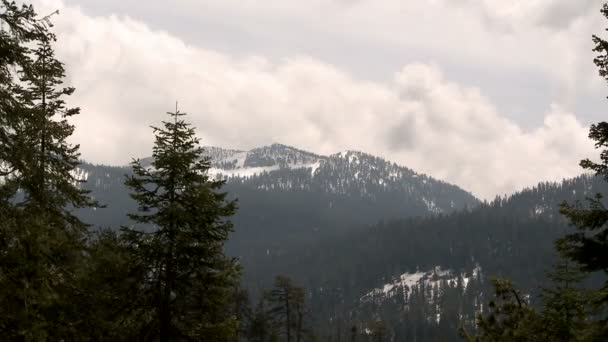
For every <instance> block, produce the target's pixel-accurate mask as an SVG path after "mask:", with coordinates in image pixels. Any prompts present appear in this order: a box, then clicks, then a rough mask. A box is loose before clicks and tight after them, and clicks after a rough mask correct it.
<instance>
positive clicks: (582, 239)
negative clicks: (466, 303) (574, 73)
mask: <svg viewBox="0 0 608 342" xmlns="http://www.w3.org/2000/svg"><path fill="white" fill-rule="evenodd" d="M604 10H605V11H606V10H608V7H605V8H604ZM605 13H608V12H605ZM598 44H599V43H598ZM596 62H597V61H596ZM598 65H599V66H600V68H604V67H605V66H604V65H603V64H598ZM589 137H590V138H591V139H593V140H594V141H595V146H596V148H598V149H602V150H601V153H600V159H601V163H595V162H592V161H591V160H589V159H585V160H583V161H581V166H582V167H583V168H585V169H588V170H592V171H594V172H595V173H596V175H598V176H602V177H604V179H606V180H608V149H607V147H608V123H606V122H601V123H599V124H595V125H592V126H591V129H590V132H589ZM602 198H603V197H602V195H601V194H599V193H598V194H596V195H595V196H594V197H593V198H588V200H587V202H588V207H584V206H583V205H582V204H581V202H578V201H577V202H575V203H574V204H568V203H566V202H564V203H563V204H562V205H561V210H560V211H561V213H562V214H563V215H564V216H566V217H567V218H568V219H569V220H570V222H571V223H572V225H574V226H575V227H576V228H577V230H576V231H575V232H574V233H571V234H567V235H566V236H564V237H563V238H561V239H560V240H559V241H558V244H557V247H558V250H559V251H560V253H561V254H562V255H564V257H566V258H569V259H571V260H573V261H575V262H577V263H579V264H580V265H581V267H582V269H583V270H584V271H586V272H604V273H605V274H608V258H606V255H607V251H608V225H607V222H608V209H606V207H605V206H604V204H603V201H602ZM600 291H601V294H600V296H599V297H598V300H599V302H600V304H602V303H603V304H605V303H608V283H606V284H605V285H604V287H603V288H602V289H601V290H600Z"/></svg>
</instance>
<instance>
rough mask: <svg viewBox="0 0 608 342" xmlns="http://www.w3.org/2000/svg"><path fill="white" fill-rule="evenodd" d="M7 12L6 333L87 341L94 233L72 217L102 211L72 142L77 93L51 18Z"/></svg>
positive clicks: (0, 96)
mask: <svg viewBox="0 0 608 342" xmlns="http://www.w3.org/2000/svg"><path fill="white" fill-rule="evenodd" d="M0 11H1V12H0V24H1V25H2V29H0V36H1V37H0V38H2V39H0V40H1V43H0V82H1V84H0V203H1V204H0V211H1V214H2V220H1V221H2V222H0V249H1V250H2V253H0V265H1V266H0V287H2V288H3V291H2V293H1V294H0V308H1V309H0V322H1V323H0V333H1V334H2V336H3V337H5V338H7V339H19V340H41V339H42V340H48V339H50V340H61V339H72V340H73V339H84V338H83V336H81V335H80V332H79V329H80V326H81V324H82V320H81V317H79V310H78V308H77V307H76V303H77V302H78V301H76V300H75V298H78V297H82V296H85V295H86V293H84V291H82V289H79V288H78V286H77V282H78V281H77V273H78V270H79V268H80V265H81V264H82V261H83V258H84V256H85V244H84V241H85V238H86V233H87V225H86V224H84V223H83V222H82V221H81V220H80V219H78V218H77V217H76V216H75V215H74V213H73V209H74V208H82V207H88V206H94V205H95V203H94V202H93V201H91V199H90V198H89V197H88V196H87V192H86V191H84V190H82V189H81V188H80V187H79V183H81V180H80V179H78V178H77V176H76V172H75V169H76V167H77V166H78V164H79V153H78V145H71V144H69V143H68V141H67V140H68V138H69V137H70V136H71V135H72V133H73V131H74V126H73V125H72V124H70V123H69V121H68V119H70V118H71V117H72V116H74V115H76V114H78V113H79V109H78V108H68V107H66V103H65V100H64V99H65V97H66V96H69V95H71V94H72V93H73V92H74V88H72V87H64V86H63V81H64V77H65V70H64V66H63V64H62V63H61V62H60V61H58V60H57V59H56V58H55V55H54V51H53V46H52V45H53V43H54V42H55V40H56V37H55V35H54V34H53V33H52V32H51V31H50V27H51V23H50V20H49V18H48V17H45V18H42V19H40V20H39V19H37V17H36V14H35V12H34V10H33V8H32V7H31V6H23V7H18V6H17V5H15V3H13V2H8V1H2V3H1V5H0ZM5 25H6V26H5ZM5 27H6V28H7V29H6V30H5V29H4V28H5ZM76 336H79V337H78V338H76Z"/></svg>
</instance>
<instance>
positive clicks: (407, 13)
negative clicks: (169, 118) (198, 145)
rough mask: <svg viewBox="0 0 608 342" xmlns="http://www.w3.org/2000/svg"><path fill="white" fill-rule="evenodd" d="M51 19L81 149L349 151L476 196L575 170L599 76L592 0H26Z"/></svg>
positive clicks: (97, 159)
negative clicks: (166, 132) (187, 140)
mask: <svg viewBox="0 0 608 342" xmlns="http://www.w3.org/2000/svg"><path fill="white" fill-rule="evenodd" d="M33 1H34V5H35V7H36V9H37V12H38V13H39V14H41V15H44V14H46V13H51V12H52V11H54V10H56V9H59V10H60V14H59V15H57V16H54V17H53V20H54V22H55V27H54V30H55V32H56V33H57V35H58V42H57V45H56V49H57V55H58V57H59V59H60V60H62V61H63V62H64V63H65V64H66V69H67V79H66V83H68V84H70V85H72V86H74V87H76V92H75V94H74V95H73V96H72V97H71V98H70V100H69V104H71V105H73V106H79V107H81V110H82V114H81V115H80V116H79V117H78V118H76V119H75V120H74V123H75V124H76V127H77V128H76V132H75V134H74V137H73V138H74V142H76V143H79V144H80V145H81V153H82V158H83V159H85V160H87V161H90V162H94V163H104V164H114V165H122V164H126V163H128V162H129V161H130V160H131V159H132V158H134V157H145V156H148V155H150V154H151V147H152V143H153V135H152V131H151V129H150V127H149V126H150V125H157V124H158V123H159V122H160V120H163V119H164V118H165V112H167V111H170V110H172V109H174V108H175V102H176V101H178V102H179V107H180V110H182V111H185V112H187V113H188V114H189V117H188V119H189V120H190V121H191V122H192V123H193V124H194V125H195V126H196V127H197V131H198V133H199V136H200V138H201V139H202V144H204V145H213V146H220V147H227V148H239V149H250V148H253V147H259V146H264V145H268V144H271V143H275V142H278V143H283V144H287V145H291V146H294V147H297V148H301V149H305V150H309V151H312V152H316V153H320V154H332V153H337V152H339V151H343V150H360V151H364V152H368V153H371V154H375V155H378V156H382V157H384V158H387V159H389V160H391V161H394V162H397V163H398V164H401V165H403V166H407V167H409V168H412V169H414V170H416V171H418V172H421V173H426V174H428V175H430V176H433V177H435V178H439V179H442V180H445V181H448V182H450V183H454V184H457V185H459V186H461V187H462V188H464V189H466V190H468V191H471V192H472V193H473V194H474V195H476V196H478V197H479V198H482V199H492V198H494V197H495V196H496V195H503V194H509V193H513V192H514V191H517V190H520V189H522V188H524V187H529V186H533V185H535V184H537V183H538V182H540V181H560V180H562V179H563V178H568V177H573V176H576V175H579V174H580V173H582V169H581V168H580V167H579V166H578V162H579V161H580V159H582V158H585V157H594V156H596V155H597V154H598V153H597V151H596V150H594V146H593V143H592V142H591V141H590V140H589V139H588V138H587V135H588V128H589V125H590V124H592V123H594V122H598V121H601V120H604V119H605V116H604V113H605V112H606V110H607V109H608V100H606V96H607V95H608V89H607V87H606V85H607V84H606V81H605V80H603V79H602V78H600V77H599V76H598V74H597V69H596V67H595V65H594V64H593V58H594V56H595V55H594V52H593V51H592V49H593V43H592V41H591V36H592V34H597V35H600V36H605V28H606V27H608V20H606V19H605V18H603V17H602V15H601V14H600V12H599V10H600V8H601V6H602V1H601V0H510V1H505V0H307V1H298V0H264V1H256V0H174V1H164V0H146V1H141V0H120V1H118V0H104V1H99V0H33Z"/></svg>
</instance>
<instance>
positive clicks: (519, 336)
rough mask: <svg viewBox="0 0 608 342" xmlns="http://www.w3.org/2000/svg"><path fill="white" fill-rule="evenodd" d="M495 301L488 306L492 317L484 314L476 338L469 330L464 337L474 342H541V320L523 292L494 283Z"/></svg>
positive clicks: (497, 282) (463, 330)
mask: <svg viewBox="0 0 608 342" xmlns="http://www.w3.org/2000/svg"><path fill="white" fill-rule="evenodd" d="M492 283H493V285H494V289H495V297H494V299H493V300H491V301H490V302H489V304H488V309H487V310H488V313H487V314H485V315H484V314H480V315H479V317H478V320H477V330H478V331H479V333H478V334H477V335H476V336H470V335H469V333H468V332H467V331H466V329H462V335H463V337H465V338H466V339H467V340H468V341H472V342H473V341H474V342H483V341H488V342H500V341H504V342H516V341H522V342H523V341H531V342H532V341H540V340H544V339H542V338H540V331H541V330H540V329H541V325H540V323H539V322H540V317H539V315H538V314H537V313H536V311H534V309H532V308H531V307H530V306H529V303H528V302H527V300H526V296H524V295H523V294H522V293H521V292H519V291H517V290H516V289H515V288H514V287H513V285H512V284H511V282H510V281H508V280H502V279H494V280H492Z"/></svg>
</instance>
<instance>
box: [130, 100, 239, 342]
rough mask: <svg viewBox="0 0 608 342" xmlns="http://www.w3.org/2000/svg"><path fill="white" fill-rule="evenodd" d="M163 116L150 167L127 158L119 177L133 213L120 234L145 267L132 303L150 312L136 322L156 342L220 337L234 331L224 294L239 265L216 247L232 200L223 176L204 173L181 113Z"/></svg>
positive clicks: (231, 209) (199, 152)
mask: <svg viewBox="0 0 608 342" xmlns="http://www.w3.org/2000/svg"><path fill="white" fill-rule="evenodd" d="M168 114H169V115H170V117H171V119H172V120H171V121H166V122H163V126H162V127H160V128H158V127H154V128H153V129H154V133H155V135H156V140H155V145H154V150H153V155H152V163H151V167H150V168H146V167H144V166H142V165H141V163H140V161H138V160H136V161H134V162H133V163H132V166H133V175H132V176H129V177H128V179H127V181H126V185H127V186H128V187H129V188H130V189H132V191H133V193H132V197H133V198H134V199H135V200H136V201H137V203H138V204H139V212H138V213H135V214H131V215H130V217H131V218H132V219H133V220H134V222H135V223H136V224H137V225H135V226H132V227H129V228H124V229H123V233H122V238H123V239H124V241H125V243H126V245H127V246H128V248H129V253H130V254H131V255H134V256H135V257H136V259H137V260H138V262H140V263H141V265H142V266H143V267H144V268H145V269H146V272H145V277H143V278H142V279H140V283H139V284H138V290H139V291H138V295H139V296H141V297H142V299H141V300H140V301H139V302H138V303H143V305H145V307H146V308H147V309H149V310H150V311H149V313H148V314H146V315H145V317H146V318H147V320H146V321H145V323H144V325H145V328H146V330H147V331H148V332H149V334H151V336H158V338H159V339H160V341H168V340H181V339H184V340H188V339H196V340H205V341H225V340H226V339H227V338H230V337H231V336H234V335H236V333H237V331H236V329H237V322H236V317H235V315H234V314H233V313H234V311H233V310H232V309H231V307H230V300H231V299H230V297H231V296H232V294H233V289H234V288H235V286H236V284H237V281H238V275H239V267H238V265H237V263H236V262H235V261H234V260H233V259H231V258H228V257H226V256H225V255H224V251H223V246H224V242H225V241H226V240H227V239H228V234H229V233H230V231H231V230H232V224H231V223H230V221H229V220H227V217H229V216H231V215H232V214H233V213H234V212H235V208H236V206H235V203H234V202H232V201H226V200H225V198H226V193H222V192H219V190H220V188H221V186H222V185H223V182H221V181H215V180H211V179H209V177H208V175H207V170H208V169H209V167H210V166H209V160H208V159H206V158H204V157H203V151H202V148H200V147H199V140H198V139H197V138H196V137H195V131H194V129H193V128H192V127H191V126H190V125H189V124H188V123H186V122H185V121H184V120H183V119H182V117H183V115H185V114H184V113H180V112H179V111H178V110H177V109H176V111H175V112H173V113H168Z"/></svg>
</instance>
